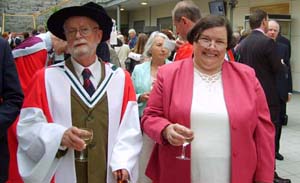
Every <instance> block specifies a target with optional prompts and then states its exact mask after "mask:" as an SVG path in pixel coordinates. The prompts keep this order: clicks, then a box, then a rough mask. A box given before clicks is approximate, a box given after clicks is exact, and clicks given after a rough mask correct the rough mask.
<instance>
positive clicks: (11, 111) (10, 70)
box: [0, 38, 23, 183]
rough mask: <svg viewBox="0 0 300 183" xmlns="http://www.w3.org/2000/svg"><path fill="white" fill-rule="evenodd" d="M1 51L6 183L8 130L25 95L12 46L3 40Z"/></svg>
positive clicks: (1, 152) (0, 165)
mask: <svg viewBox="0 0 300 183" xmlns="http://www.w3.org/2000/svg"><path fill="white" fill-rule="evenodd" d="M0 50H1V51H0V183H4V182H6V180H7V176H8V162H9V154H8V147H7V129H8V127H9V126H10V125H11V124H12V123H13V122H14V120H15V119H16V117H17V116H18V115H19V112H20V108H21V106H22V102H23V93H22V89H21V86H20V83H19V79H18V74H17V71H16V68H15V64H14V61H13V57H12V54H11V49H10V46H9V44H8V42H7V41H6V40H4V39H2V38H0Z"/></svg>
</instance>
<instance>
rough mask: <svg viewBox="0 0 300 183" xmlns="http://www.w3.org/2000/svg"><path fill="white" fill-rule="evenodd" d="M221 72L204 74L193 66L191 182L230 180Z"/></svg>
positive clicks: (227, 120)
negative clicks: (209, 74)
mask: <svg viewBox="0 0 300 183" xmlns="http://www.w3.org/2000/svg"><path fill="white" fill-rule="evenodd" d="M221 75H222V73H221V72H219V73H216V74H215V75H212V76H208V75H205V74H203V73H200V72H199V71H198V70H197V69H196V68H194V88H193V99H192V108H191V129H192V130H193V132H194V137H195V138H194V140H193V141H192V144H191V170H192V175H191V176H192V183H207V182H209V183H230V124H229V119H228V114H227V109H226V105H225V100H224V95H223V86H222V78H221Z"/></svg>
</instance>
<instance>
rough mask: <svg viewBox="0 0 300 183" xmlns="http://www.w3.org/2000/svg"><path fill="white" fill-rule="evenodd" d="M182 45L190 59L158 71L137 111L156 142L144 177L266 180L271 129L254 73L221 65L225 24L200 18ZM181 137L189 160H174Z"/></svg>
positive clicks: (185, 181) (178, 181) (201, 182)
mask: <svg viewBox="0 0 300 183" xmlns="http://www.w3.org/2000/svg"><path fill="white" fill-rule="evenodd" d="M188 40H189V42H190V43H191V44H193V47H194V56H193V58H192V57H191V58H188V59H186V61H185V62H176V63H174V64H170V65H166V66H163V67H161V69H160V70H159V72H158V75H157V81H156V83H155V85H154V88H153V90H152V92H151V95H150V98H149V100H148V106H147V107H146V109H145V111H144V116H143V118H142V128H143V130H144V132H145V133H146V134H148V135H149V137H151V138H152V139H153V140H154V141H155V142H156V144H155V147H154V149H153V152H152V155H151V158H150V160H149V163H148V167H147V170H146V175H147V176H148V177H150V178H151V179H152V181H153V182H155V183H253V182H256V183H258V182H259V183H272V182H273V177H274V127H273V124H272V122H271V120H270V113H269V109H268V106H267V103H266V98H265V94H264V92H263V89H262V87H261V85H260V83H259V81H258V80H257V78H256V77H255V73H254V71H253V70H252V69H251V68H250V67H248V66H246V65H242V64H239V63H233V62H226V61H225V62H224V56H225V53H226V50H228V49H230V48H231V42H232V30H231V27H230V25H229V23H228V20H227V19H226V18H224V17H220V16H211V15H210V16H208V17H205V18H202V19H201V20H200V21H199V22H197V23H196V24H195V26H194V27H193V29H192V30H191V31H190V32H189V34H188ZM192 139H193V140H192ZM187 140H192V143H191V145H188V146H186V156H187V157H188V158H190V160H181V159H178V158H176V157H178V156H180V154H181V152H182V145H183V144H184V142H185V141H187Z"/></svg>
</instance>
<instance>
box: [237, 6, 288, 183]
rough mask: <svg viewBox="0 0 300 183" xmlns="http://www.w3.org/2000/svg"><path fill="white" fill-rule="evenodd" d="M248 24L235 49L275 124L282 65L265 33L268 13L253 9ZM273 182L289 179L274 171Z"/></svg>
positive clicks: (277, 115) (277, 116)
mask: <svg viewBox="0 0 300 183" xmlns="http://www.w3.org/2000/svg"><path fill="white" fill-rule="evenodd" d="M249 24H250V27H251V29H252V32H251V33H250V34H249V35H248V36H247V37H246V38H245V39H244V40H243V41H242V42H241V43H240V44H239V46H238V48H237V51H238V53H239V54H240V62H242V63H245V64H247V65H249V66H250V67H252V68H253V69H254V70H255V72H256V76H257V78H258V80H259V81H260V84H261V85H262V87H263V89H264V92H265V95H266V98H267V102H268V106H269V109H270V116H271V120H272V121H273V123H274V125H275V126H276V123H277V122H278V118H279V110H280V106H279V95H278V92H277V89H276V76H277V74H278V73H280V72H281V71H282V69H283V67H282V64H281V62H280V58H279V56H278V54H277V53H276V44H275V42H274V40H272V39H271V38H269V37H267V36H266V35H265V33H266V32H267V31H268V14H267V13H266V12H265V11H263V10H260V9H257V10H255V11H254V12H253V13H252V14H251V15H250V17H249ZM274 141H275V139H274ZM274 151H275V149H274ZM274 182H276V183H277V182H278V183H290V182H291V181H290V180H289V179H283V178H280V177H279V176H278V175H277V173H276V172H275V173H274Z"/></svg>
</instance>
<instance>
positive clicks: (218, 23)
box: [187, 15, 234, 50]
mask: <svg viewBox="0 0 300 183" xmlns="http://www.w3.org/2000/svg"><path fill="white" fill-rule="evenodd" d="M214 27H225V28H226V31H227V50H229V49H230V48H233V46H234V42H233V38H232V29H231V25H230V23H229V21H228V20H227V18H226V17H224V16H216V15H208V16H206V17H203V18H201V19H200V20H199V21H198V22H197V23H196V24H195V25H194V27H193V28H192V29H191V30H190V31H189V33H188V35H187V39H188V41H189V43H190V44H193V43H194V42H196V41H198V39H199V38H200V36H201V34H202V33H203V31H205V30H206V29H210V28H214Z"/></svg>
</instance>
